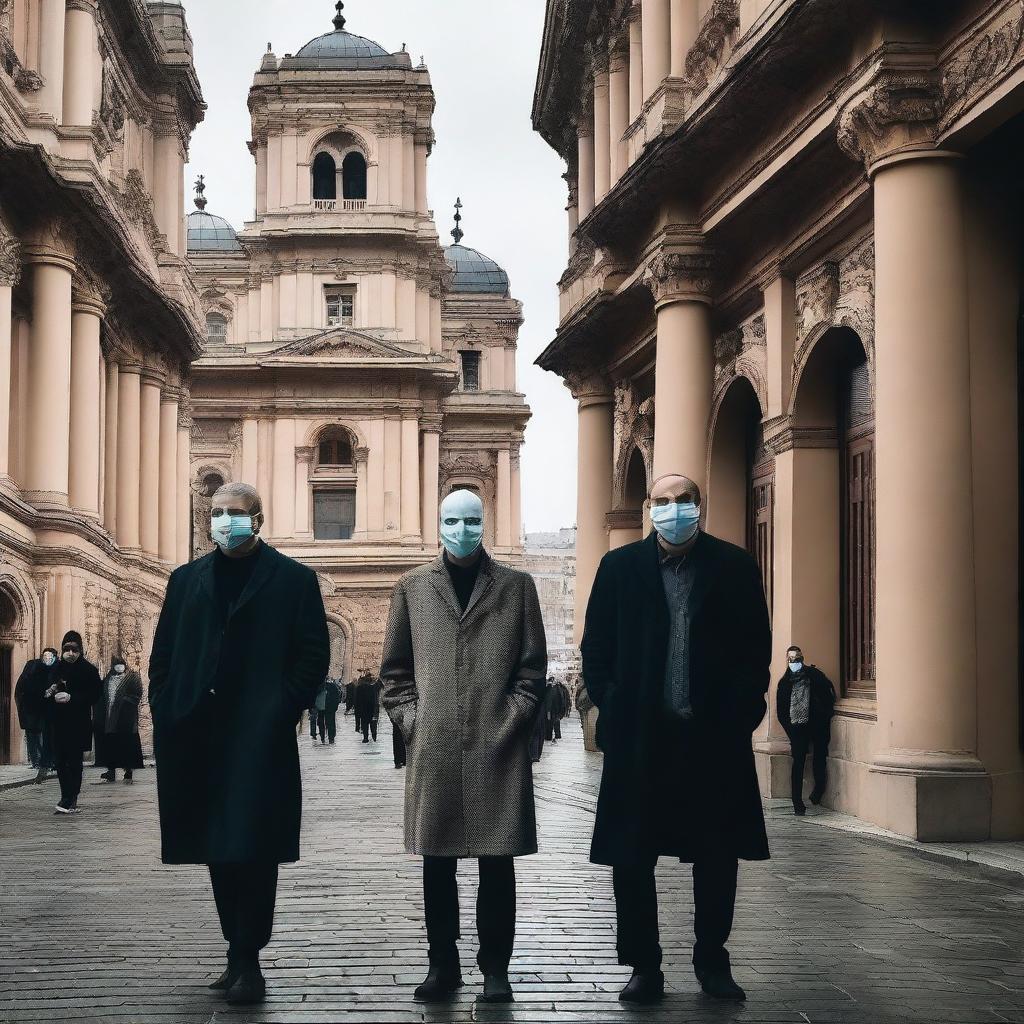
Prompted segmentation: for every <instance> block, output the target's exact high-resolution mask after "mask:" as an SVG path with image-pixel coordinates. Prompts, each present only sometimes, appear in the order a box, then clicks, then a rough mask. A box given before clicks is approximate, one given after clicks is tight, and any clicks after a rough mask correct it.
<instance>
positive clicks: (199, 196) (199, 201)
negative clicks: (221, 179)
mask: <svg viewBox="0 0 1024 1024" xmlns="http://www.w3.org/2000/svg"><path fill="white" fill-rule="evenodd" d="M196 208H197V209H199V210H205V209H206V176H205V175H203V174H200V175H199V177H198V178H197V179H196Z"/></svg>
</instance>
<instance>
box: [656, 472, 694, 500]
mask: <svg viewBox="0 0 1024 1024" xmlns="http://www.w3.org/2000/svg"><path fill="white" fill-rule="evenodd" d="M700 498H701V495H700V487H699V486H698V485H697V483H696V481H694V480H691V479H690V478H689V477H688V476H683V475H682V473H663V474H662V475H661V476H659V477H658V478H657V479H656V480H655V481H654V483H653V484H651V504H652V505H664V504H670V503H672V502H678V501H683V502H687V501H692V502H693V504H694V505H700Z"/></svg>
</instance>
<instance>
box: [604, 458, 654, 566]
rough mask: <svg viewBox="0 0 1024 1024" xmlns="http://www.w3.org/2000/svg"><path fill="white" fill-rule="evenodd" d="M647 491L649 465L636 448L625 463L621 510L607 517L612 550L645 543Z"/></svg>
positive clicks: (615, 510)
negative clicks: (636, 542) (641, 541)
mask: <svg viewBox="0 0 1024 1024" xmlns="http://www.w3.org/2000/svg"><path fill="white" fill-rule="evenodd" d="M647 491H648V488H647V464H646V463H645V462H644V454H643V452H642V451H641V450H640V449H639V448H638V447H636V446H634V448H633V450H632V452H630V455H629V461H628V462H627V463H626V475H625V478H624V480H623V482H622V493H621V497H620V498H619V501H618V507H617V508H615V509H614V510H613V511H612V512H611V513H610V514H609V515H608V517H607V522H608V548H609V550H612V551H614V550H615V549H616V548H620V547H623V546H624V545H626V544H632V543H634V542H635V541H638V540H642V539H643V535H644V506H645V505H646V503H647Z"/></svg>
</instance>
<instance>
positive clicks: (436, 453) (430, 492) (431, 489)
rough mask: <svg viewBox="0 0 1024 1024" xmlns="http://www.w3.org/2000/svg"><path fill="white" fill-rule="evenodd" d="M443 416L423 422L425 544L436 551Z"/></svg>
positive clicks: (422, 502)
mask: <svg viewBox="0 0 1024 1024" xmlns="http://www.w3.org/2000/svg"><path fill="white" fill-rule="evenodd" d="M440 474H441V417H440V416H438V417H436V419H427V420H425V421H424V423H423V477H422V484H423V497H422V500H421V502H420V504H421V512H422V516H423V546H424V547H425V548H427V549H428V550H430V551H436V550H437V545H438V543H439V529H440V517H441V511H440V500H439V494H440V489H441V481H440Z"/></svg>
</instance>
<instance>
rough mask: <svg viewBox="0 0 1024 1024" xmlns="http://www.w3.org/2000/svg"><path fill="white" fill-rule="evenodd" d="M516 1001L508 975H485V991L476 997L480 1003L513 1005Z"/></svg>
mask: <svg viewBox="0 0 1024 1024" xmlns="http://www.w3.org/2000/svg"><path fill="white" fill-rule="evenodd" d="M514 1000H515V996H513V995H512V986H511V985H510V984H509V980H508V974H507V973H504V972H503V973H501V974H485V975H484V990H483V992H481V993H480V994H479V995H478V996H477V997H476V1001H477V1002H478V1003H511V1002H513V1001H514Z"/></svg>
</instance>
